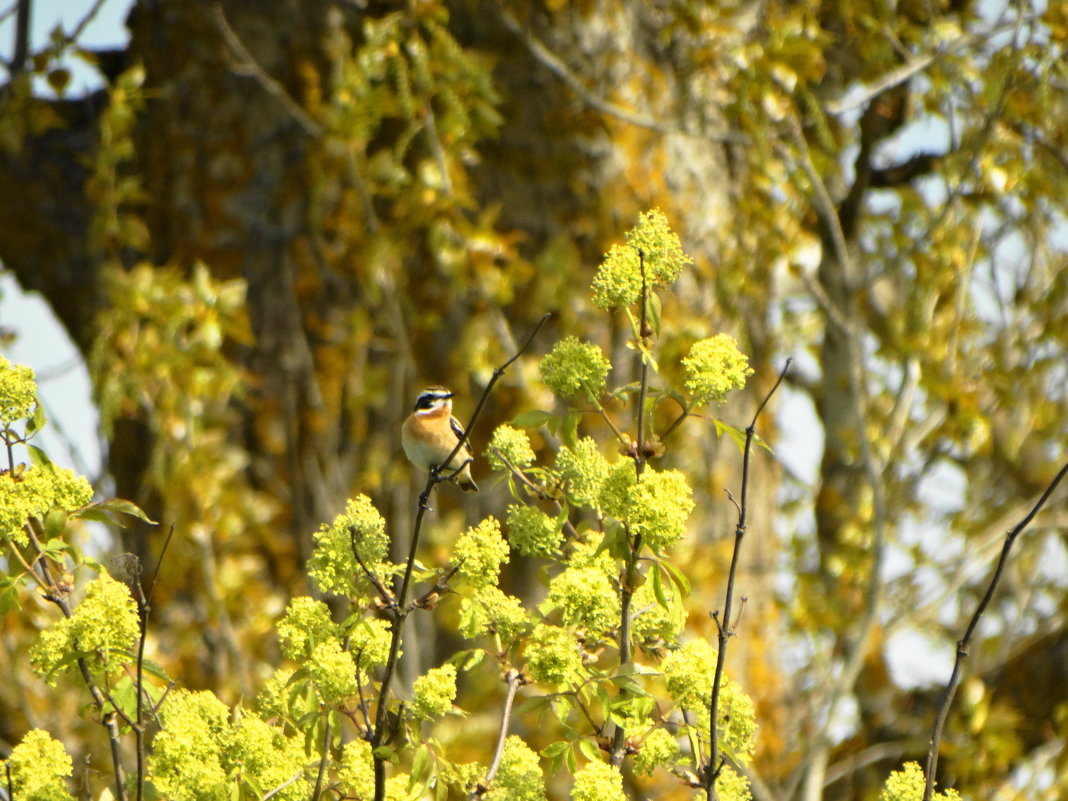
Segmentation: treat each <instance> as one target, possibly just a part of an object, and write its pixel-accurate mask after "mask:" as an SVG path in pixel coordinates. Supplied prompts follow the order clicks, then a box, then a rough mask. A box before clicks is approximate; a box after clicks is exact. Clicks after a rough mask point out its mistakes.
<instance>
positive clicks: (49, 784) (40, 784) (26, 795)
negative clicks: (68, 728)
mask: <svg viewBox="0 0 1068 801" xmlns="http://www.w3.org/2000/svg"><path fill="white" fill-rule="evenodd" d="M7 765H8V768H9V769H10V771H11V788H12V789H13V790H14V791H15V792H14V797H15V798H16V799H18V801H73V796H71V794H70V793H69V792H68V791H67V781H66V780H67V779H68V778H69V777H70V775H71V774H72V773H73V767H74V766H73V763H72V762H71V758H70V756H69V755H68V754H67V752H66V751H65V750H64V749H63V744H62V743H60V742H59V741H58V740H53V739H52V737H51V736H50V735H49V734H48V732H45V731H41V730H40V729H33V730H31V731H29V732H27V733H26V736H25V737H23V738H22V742H20V743H19V744H18V745H16V746H15V747H14V748H12V749H11V756H9V757H8V758H7Z"/></svg>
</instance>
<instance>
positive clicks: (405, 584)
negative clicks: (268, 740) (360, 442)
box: [120, 314, 550, 801]
mask: <svg viewBox="0 0 1068 801" xmlns="http://www.w3.org/2000/svg"><path fill="white" fill-rule="evenodd" d="M549 317H550V315H549V314H545V315H542V318H541V319H540V320H539V321H538V323H537V325H535V326H534V330H533V331H531V332H530V336H528V337H527V339H526V341H525V342H524V343H523V346H522V347H521V348H519V350H517V351H516V352H515V354H514V355H513V356H512V357H511V358H510V359H508V361H506V362H505V363H504V364H502V365H501V366H500V367H497V368H495V369H494V371H493V375H492V376H491V378H490V380H489V383H487V384H486V388H485V389H484V390H482V397H480V398H479V400H478V404H477V405H476V406H475V411H474V412H473V413H472V415H471V419H470V420H468V422H467V425H466V426H465V427H464V433H463V435H462V436H461V437H460V438H459V440H458V441H457V442H456V447H455V448H453V450H452V453H450V454H449V455H448V457H447V458H445V459H443V460H442V462H441V463H442V464H443V465H448V464H452V460H453V458H454V457H455V456H456V454H458V453H459V452H460V449H461V448H463V447H464V445H466V444H467V440H468V438H469V437H470V436H471V431H472V429H473V428H474V426H475V423H476V422H477V420H478V417H479V415H480V414H481V413H482V409H483V407H484V406H485V405H486V401H487V400H488V399H489V394H490V392H491V391H492V390H493V385H494V384H496V383H497V380H498V379H499V378H500V377H501V376H502V375H504V372H505V370H507V369H508V368H509V367H510V366H511V364H512V363H513V362H514V361H515V360H516V359H518V358H519V357H520V356H521V355H522V354H523V352H524V351H525V350H526V349H527V348H528V347H530V343H531V342H533V341H534V337H535V336H536V335H537V333H538V331H540V330H541V327H542V326H543V325H544V324H545V321H546V320H548V319H549ZM448 479H449V475H448V473H447V472H446V473H442V471H441V469H440V468H439V467H433V468H431V469H430V471H429V472H428V473H427V477H426V484H425V486H424V487H423V491H422V492H421V493H420V494H419V509H418V511H417V512H416V515H415V523H414V525H413V526H412V538H411V543H410V545H409V547H408V559H407V561H406V562H405V565H404V577H403V578H402V579H401V582H400V586H399V587H398V589H397V592H396V594H395V603H394V604H392V605H391V607H390V613H391V615H392V617H393V626H392V630H391V632H390V642H389V657H388V658H387V659H386V665H385V667H384V668H383V671H382V685H381V687H380V688H379V691H378V707H377V709H376V711H375V725H374V730H373V731H372V732H371V748H372V755H373V760H374V773H375V797H374V801H384V799H385V797H386V759H385V758H384V757H382V756H379V754H378V753H377V749H378V747H379V746H381V745H382V744H383V743H384V742H385V736H386V727H385V723H386V709H387V707H388V705H389V685H390V682H391V681H392V680H393V673H394V671H395V670H396V669H397V660H398V657H399V654H400V645H401V638H402V637H401V635H402V632H403V630H404V621H405V620H406V619H407V617H408V614H409V612H411V610H410V609H408V608H407V607H406V605H407V601H408V588H409V586H410V585H411V580H412V571H413V569H414V567H415V556H416V553H417V552H418V550H419V537H420V533H421V531H422V528H423V518H424V517H425V516H426V513H427V511H428V510H429V509H430V493H431V492H432V491H433V489H434V487H436V486H437V485H438V484H440V483H441V482H442V481H447V480H448ZM120 801H125V799H120Z"/></svg>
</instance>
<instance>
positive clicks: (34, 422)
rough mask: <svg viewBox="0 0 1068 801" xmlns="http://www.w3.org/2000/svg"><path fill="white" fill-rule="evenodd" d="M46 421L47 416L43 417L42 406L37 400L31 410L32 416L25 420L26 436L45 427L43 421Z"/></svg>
mask: <svg viewBox="0 0 1068 801" xmlns="http://www.w3.org/2000/svg"><path fill="white" fill-rule="evenodd" d="M47 422H48V418H47V417H45V410H44V406H42V405H41V402H40V401H37V406H36V407H35V408H34V410H33V416H32V417H30V419H29V420H28V421H27V422H26V438H27V439H29V438H30V437H32V436H33V435H34V434H36V433H37V432H38V431H40V430H41V429H42V428H44V427H45V423H47Z"/></svg>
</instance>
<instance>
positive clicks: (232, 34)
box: [215, 3, 323, 139]
mask: <svg viewBox="0 0 1068 801" xmlns="http://www.w3.org/2000/svg"><path fill="white" fill-rule="evenodd" d="M215 20H216V23H217V24H218V27H219V32H220V33H222V35H223V39H225V40H226V44H227V46H228V47H229V48H230V50H232V51H233V53H234V55H236V56H237V57H238V58H239V59H240V60H241V65H240V66H241V68H242V70H243V72H244V74H246V75H250V76H251V77H253V78H255V79H256V83H258V84H259V85H260V86H261V87H263V89H264V90H266V91H267V93H268V94H270V95H273V96H274V97H276V98H278V100H279V101H280V102H281V103H282V105H283V106H285V108H286V111H288V112H289V114H290V116H291V117H293V119H294V120H296V122H297V124H298V125H300V127H301V129H302V130H303V131H304V132H305V133H306V134H308V136H310V137H312V138H313V139H318V138H320V137H321V136H322V134H323V129H322V126H321V125H319V123H317V122H316V121H315V120H313V119H312V118H311V116H310V115H309V114H308V112H307V111H305V110H304V108H303V107H302V106H301V105H300V103H298V102H297V101H296V100H294V99H293V98H292V96H290V94H289V92H287V91H286V88H285V87H284V86H282V84H281V83H279V82H278V81H277V80H276V79H275V78H273V77H272V76H271V75H270V74H269V73H268V72H267V70H265V69H264V68H263V67H262V66H260V63H259V62H258V61H256V59H255V58H254V57H253V55H252V53H250V52H249V49H248V48H247V47H245V43H244V42H242V41H241V37H240V36H238V35H237V32H236V31H235V30H234V29H233V27H231V25H230V21H229V20H228V19H227V18H226V12H224V11H223V7H222V4H221V3H216V4H215Z"/></svg>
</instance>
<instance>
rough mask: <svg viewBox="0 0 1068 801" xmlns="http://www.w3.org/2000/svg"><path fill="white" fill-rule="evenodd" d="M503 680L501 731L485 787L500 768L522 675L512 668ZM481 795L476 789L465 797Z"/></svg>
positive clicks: (470, 800)
mask: <svg viewBox="0 0 1068 801" xmlns="http://www.w3.org/2000/svg"><path fill="white" fill-rule="evenodd" d="M504 678H505V681H507V682H508V695H506V696H505V698H504V714H503V715H501V729H500V731H499V732H498V734H497V748H496V749H495V750H494V752H493V760H492V761H491V762H490V766H489V770H487V771H486V780H485V781H484V782H483V784H484V785H485V786H486V787H489V785H490V784H491V783H492V782H493V777H494V776H496V775H497V768H499V767H500V766H501V757H502V756H504V744H505V742H507V740H508V724H509V721H510V720H511V717H512V702H513V701H515V694H516V690H518V689H519V685H520V684H522V683H523V682H522V678H523V677H522V674H521V673H520V672H519V671H518V670H516V669H514V668H513V669H511V670H509V671H508V673H507V674H506V675H505V677H504ZM481 794H482V793H481V792H480V788H478V787H476V788H475V789H474V790H472V791H471V793H470V794H469V795H468V796H467V797H468V801H474V800H475V799H476V798H478V797H479V796H480V795H481Z"/></svg>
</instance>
